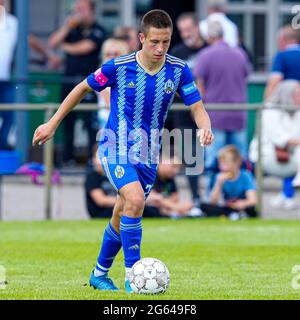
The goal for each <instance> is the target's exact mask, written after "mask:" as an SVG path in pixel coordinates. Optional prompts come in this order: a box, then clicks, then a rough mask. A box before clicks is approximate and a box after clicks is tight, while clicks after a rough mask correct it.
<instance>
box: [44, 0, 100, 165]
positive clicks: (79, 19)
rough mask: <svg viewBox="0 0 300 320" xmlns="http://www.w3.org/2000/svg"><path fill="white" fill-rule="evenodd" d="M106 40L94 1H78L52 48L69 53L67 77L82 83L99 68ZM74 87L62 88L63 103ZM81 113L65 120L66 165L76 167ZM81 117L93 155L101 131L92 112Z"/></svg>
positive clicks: (93, 99) (51, 40)
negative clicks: (76, 135)
mask: <svg viewBox="0 0 300 320" xmlns="http://www.w3.org/2000/svg"><path fill="white" fill-rule="evenodd" d="M103 40H104V30H103V28H102V27H101V26H100V25H99V24H98V23H97V22H96V17H95V4H94V2H92V1H90V0H77V1H76V2H75V6H74V9H73V12H72V14H71V16H69V17H68V18H67V19H66V21H65V23H64V25H63V26H62V27H61V28H60V29H59V30H57V31H56V32H55V33H53V34H52V35H51V37H50V38H49V46H50V47H51V48H57V47H60V48H61V49H62V50H63V52H64V53H65V55H66V57H65V70H64V76H65V77H68V78H69V79H70V78H71V79H72V80H73V81H74V83H78V82H79V81H81V80H82V79H84V78H85V77H87V76H88V75H89V74H90V73H91V72H93V71H95V70H96V69H97V68H98V66H99V53H100V49H101V45H102V42H103ZM74 86H75V85H74V84H73V83H65V84H64V85H63V88H62V97H61V98H62V100H63V99H64V98H65V97H66V96H67V94H68V93H69V92H70V91H71V90H72V89H73V87H74ZM96 102H97V97H96V95H95V94H94V93H91V94H89V95H87V96H86V97H85V99H84V100H83V103H96ZM77 115H78V112H71V113H70V114H69V115H68V116H67V117H66V118H65V120H64V135H65V141H66V145H65V148H64V161H65V163H66V164H68V163H70V164H72V163H74V150H73V139H74V124H75V121H76V116H77ZM80 116H81V117H82V118H83V120H84V122H85V126H86V129H87V131H88V137H89V155H91V153H92V152H91V150H92V146H93V144H94V143H95V141H96V133H97V129H98V125H97V120H96V119H97V117H96V114H95V113H92V112H82V113H80Z"/></svg>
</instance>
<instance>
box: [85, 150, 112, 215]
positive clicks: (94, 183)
mask: <svg viewBox="0 0 300 320" xmlns="http://www.w3.org/2000/svg"><path fill="white" fill-rule="evenodd" d="M93 154H94V156H93V161H92V170H89V172H88V174H87V176H86V180H85V184H84V189H85V198H86V206H87V210H88V213H89V215H90V217H91V218H110V217H111V216H112V212H113V207H114V205H115V202H116V200H117V192H116V190H115V189H114V188H113V186H112V185H111V183H110V182H109V180H108V179H107V177H106V176H105V173H104V171H103V168H102V166H101V164H100V161H99V160H98V155H97V146H95V147H94V153H93Z"/></svg>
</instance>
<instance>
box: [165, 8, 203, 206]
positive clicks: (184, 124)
mask: <svg viewBox="0 0 300 320" xmlns="http://www.w3.org/2000/svg"><path fill="white" fill-rule="evenodd" d="M176 25H177V29H178V31H179V34H180V37H181V40H182V43H179V44H178V45H176V46H175V47H173V48H172V50H171V51H170V54H171V55H174V56H175V57H177V58H180V59H182V60H184V61H185V62H186V63H187V64H188V66H189V67H190V68H192V69H193V68H194V66H195V63H196V57H197V54H198V53H199V52H200V51H201V50H202V49H203V48H205V47H206V46H207V44H206V43H205V42H204V41H203V39H202V38H201V35H200V30H199V19H198V16H197V15H196V14H195V13H193V12H185V13H183V14H181V15H180V16H179V17H178V19H177V21H176ZM176 116H177V118H176ZM166 126H167V127H168V128H169V129H173V128H174V127H179V128H180V129H182V130H184V129H192V130H193V134H194V135H195V132H196V129H197V126H196V124H195V121H194V120H193V119H192V116H191V114H190V113H189V112H181V113H180V116H178V113H177V114H176V113H173V114H170V115H169V116H168V119H167V124H166ZM196 143H198V139H197V138H196V137H194V136H193V138H192V143H191V144H189V145H186V146H185V150H186V156H188V155H190V156H192V155H193V154H195V148H196ZM188 162H189V163H192V161H188ZM188 181H189V184H190V190H191V192H192V196H193V201H194V204H195V205H197V206H199V205H200V195H199V188H198V176H197V175H188Z"/></svg>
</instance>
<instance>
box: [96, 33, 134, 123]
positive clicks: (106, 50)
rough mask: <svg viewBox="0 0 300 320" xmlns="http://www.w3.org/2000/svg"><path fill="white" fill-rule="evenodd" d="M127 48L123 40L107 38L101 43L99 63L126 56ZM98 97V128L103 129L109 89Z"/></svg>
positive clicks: (106, 117)
mask: <svg viewBox="0 0 300 320" xmlns="http://www.w3.org/2000/svg"><path fill="white" fill-rule="evenodd" d="M128 53H130V52H129V47H128V44H127V42H126V41H125V40H121V39H116V38H109V39H107V40H105V41H104V42H103V45H102V50H101V63H105V62H107V61H108V60H110V59H113V58H116V57H118V56H122V55H125V54H128ZM97 95H98V106H99V111H98V124H99V128H100V129H101V128H104V127H105V124H106V122H107V120H108V116H109V110H110V88H106V89H105V90H103V91H101V92H100V93H98V94H97Z"/></svg>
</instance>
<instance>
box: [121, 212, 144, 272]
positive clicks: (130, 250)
mask: <svg viewBox="0 0 300 320" xmlns="http://www.w3.org/2000/svg"><path fill="white" fill-rule="evenodd" d="M120 236H121V240H122V245H123V251H124V260H125V268H126V270H129V269H130V268H131V267H132V266H133V265H134V264H135V262H137V261H138V260H140V259H141V240H142V217H140V218H131V217H127V216H122V218H121V223H120Z"/></svg>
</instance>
